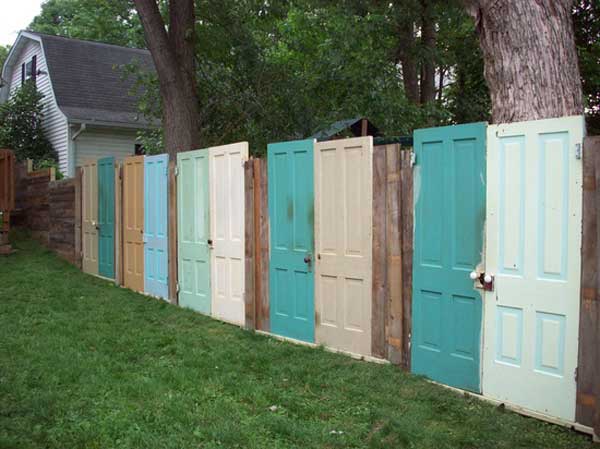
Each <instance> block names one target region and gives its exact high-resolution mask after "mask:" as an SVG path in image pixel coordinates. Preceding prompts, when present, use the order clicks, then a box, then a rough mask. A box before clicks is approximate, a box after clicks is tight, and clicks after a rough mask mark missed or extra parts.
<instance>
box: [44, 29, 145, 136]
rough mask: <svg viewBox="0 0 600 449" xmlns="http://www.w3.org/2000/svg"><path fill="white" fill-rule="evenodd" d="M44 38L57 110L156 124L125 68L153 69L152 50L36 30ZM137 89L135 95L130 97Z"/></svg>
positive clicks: (74, 115)
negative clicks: (144, 111) (140, 104)
mask: <svg viewBox="0 0 600 449" xmlns="http://www.w3.org/2000/svg"><path fill="white" fill-rule="evenodd" d="M33 34H36V35H38V36H40V38H41V39H42V45H43V47H44V53H45V56H46V60H47V64H48V70H49V72H50V79H51V80H52V86H53V88H54V95H55V97H56V102H57V103H58V106H59V108H60V109H61V111H63V113H64V114H65V115H66V116H67V118H68V119H70V120H76V121H86V122H89V121H101V122H110V123H115V124H123V125H140V126H148V125H156V124H157V123H155V122H153V123H149V122H148V121H147V120H146V119H145V118H144V117H143V115H141V114H139V113H138V109H137V102H138V99H139V96H140V95H141V93H142V92H141V91H140V90H139V89H138V90H137V91H135V89H132V88H134V85H135V81H136V79H135V78H136V77H135V75H131V74H130V75H126V74H125V68H124V66H125V65H127V64H131V63H134V64H137V65H138V66H139V70H145V71H154V64H153V62H152V57H151V56H150V52H149V51H148V50H142V49H137V48H127V47H119V46H117V45H110V44H104V43H100V42H91V41H83V40H78V39H70V38H65V37H59V36H50V35H47V34H41V33H33ZM132 92H135V95H132Z"/></svg>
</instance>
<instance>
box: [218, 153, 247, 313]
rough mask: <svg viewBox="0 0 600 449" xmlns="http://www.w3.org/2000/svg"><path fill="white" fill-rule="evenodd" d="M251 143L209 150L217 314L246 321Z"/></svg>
mask: <svg viewBox="0 0 600 449" xmlns="http://www.w3.org/2000/svg"><path fill="white" fill-rule="evenodd" d="M246 160H248V143H247V142H241V143H234V144H231V145H224V146H220V147H214V148H210V149H209V163H210V167H209V178H210V209H211V213H210V219H211V226H210V230H211V236H212V237H211V239H212V241H213V247H212V249H211V269H212V273H211V285H212V288H211V290H212V314H213V316H215V317H217V318H219V319H221V320H224V321H228V322H230V323H234V324H240V325H243V324H244V320H245V318H244V317H245V305H244V280H245V274H244V273H245V267H244V265H245V260H244V257H245V256H244V254H245V253H244V216H245V197H244V162H245V161H246Z"/></svg>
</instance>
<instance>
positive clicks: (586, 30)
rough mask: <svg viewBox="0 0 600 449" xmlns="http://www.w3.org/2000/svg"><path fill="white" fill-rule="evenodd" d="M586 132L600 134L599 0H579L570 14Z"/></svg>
mask: <svg viewBox="0 0 600 449" xmlns="http://www.w3.org/2000/svg"><path fill="white" fill-rule="evenodd" d="M573 22H574V27H575V42H576V43H577V52H578V54H579V69H580V71H581V80H582V84H583V94H584V96H585V99H586V106H587V111H586V115H587V125H588V133H590V134H593V135H599V134H600V1H598V0H579V1H577V2H575V9H574V13H573Z"/></svg>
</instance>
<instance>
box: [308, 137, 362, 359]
mask: <svg viewBox="0 0 600 449" xmlns="http://www.w3.org/2000/svg"><path fill="white" fill-rule="evenodd" d="M314 163H315V248H316V252H317V257H316V261H315V262H316V263H315V283H316V285H315V306H316V329H315V334H316V341H317V343H320V344H325V345H327V346H330V347H333V348H337V349H341V350H343V351H348V352H351V353H355V354H361V355H371V301H372V288H371V276H372V246H373V245H372V234H373V231H372V229H373V224H372V216H373V212H372V204H373V193H372V192H373V138H372V137H359V138H354V139H344V140H333V141H329V142H319V143H317V144H316V146H315V156H314Z"/></svg>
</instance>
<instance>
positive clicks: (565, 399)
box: [483, 116, 585, 422]
mask: <svg viewBox="0 0 600 449" xmlns="http://www.w3.org/2000/svg"><path fill="white" fill-rule="evenodd" d="M584 129H585V123H584V118H583V117H581V116H577V117H565V118H558V119H548V120H538V121H530V122H521V123H512V124H508V125H494V126H490V127H489V128H488V134H487V135H488V160H487V167H488V168H487V171H488V188H487V207H488V209H487V232H486V236H487V237H486V271H487V272H488V273H490V274H492V275H494V276H495V279H494V290H493V291H490V292H488V293H486V295H485V296H486V298H485V325H484V366H483V394H484V395H485V396H489V397H491V398H494V399H498V400H501V401H503V402H508V403H511V404H515V405H517V406H519V407H522V408H525V409H529V410H532V411H535V412H538V413H542V414H545V415H550V416H553V417H558V418H562V419H564V420H567V421H571V422H572V421H574V419H575V393H576V369H577V351H578V328H579V304H580V301H579V294H580V275H581V253H580V248H581V227H582V161H581V160H580V159H581V148H582V143H583V134H584Z"/></svg>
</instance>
